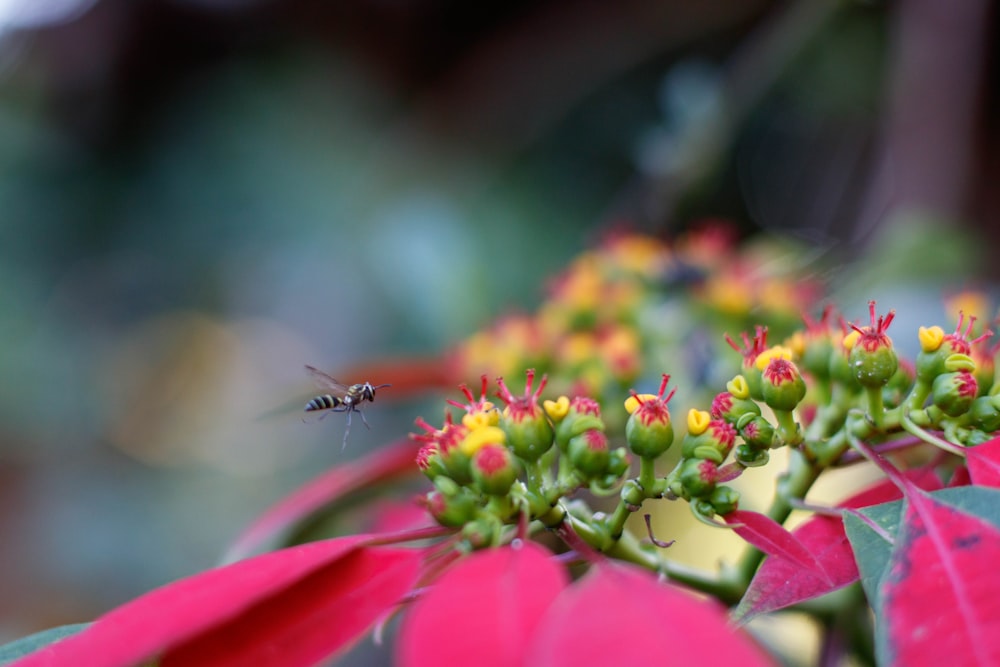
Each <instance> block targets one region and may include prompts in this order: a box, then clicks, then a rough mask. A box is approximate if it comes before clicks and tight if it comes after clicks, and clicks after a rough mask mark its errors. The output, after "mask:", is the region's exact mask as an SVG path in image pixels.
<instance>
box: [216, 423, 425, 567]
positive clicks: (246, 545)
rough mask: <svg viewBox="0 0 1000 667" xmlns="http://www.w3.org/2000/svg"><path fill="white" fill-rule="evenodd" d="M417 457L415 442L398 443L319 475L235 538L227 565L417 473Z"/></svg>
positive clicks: (228, 555) (227, 554) (400, 441)
mask: <svg viewBox="0 0 1000 667" xmlns="http://www.w3.org/2000/svg"><path fill="white" fill-rule="evenodd" d="M415 456H416V447H415V445H414V444H413V442H412V441H410V440H399V441H397V442H395V443H393V444H391V445H388V446H386V447H382V448H380V449H377V450H375V451H374V452H372V453H371V454H369V455H367V456H365V457H363V458H361V459H358V460H356V461H352V462H351V463H347V464H345V465H342V466H338V467H336V468H334V469H332V470H329V471H328V472H326V473H324V474H323V475H320V476H319V477H317V478H316V479H314V480H313V481H311V482H309V483H308V484H306V485H305V486H303V487H302V488H300V489H299V490H298V491H295V492H294V493H292V494H291V495H289V496H286V497H285V498H284V500H281V501H280V502H278V503H277V504H276V505H274V506H272V507H271V508H270V509H269V510H267V511H266V512H264V514H262V515H261V516H260V517H259V518H258V519H257V520H256V521H255V522H254V523H253V524H252V525H251V526H250V527H249V528H248V529H247V530H245V531H244V532H243V534H242V535H240V536H239V537H238V538H237V539H236V541H235V542H234V543H233V545H232V546H231V547H230V548H229V551H228V552H227V553H226V557H225V559H224V560H225V562H227V563H231V562H233V561H236V560H240V559H241V558H245V557H246V556H248V555H251V554H253V553H255V552H256V551H258V550H259V549H260V548H261V546H262V545H263V544H264V543H265V542H267V541H268V540H273V539H274V537H275V536H276V535H278V534H281V533H283V532H284V531H286V530H288V529H289V528H290V527H292V526H294V525H295V524H296V523H298V522H299V521H301V520H303V519H305V518H306V517H308V516H309V515H310V514H312V513H313V512H316V511H317V510H320V509H322V508H324V507H327V506H329V505H330V504H332V503H334V502H335V501H337V500H340V499H342V498H344V496H347V495H348V494H351V493H353V492H355V491H358V490H360V489H363V488H365V487H367V486H371V485H373V484H376V483H382V482H387V481H390V480H393V479H396V478H398V477H402V476H405V475H408V474H411V473H414V472H416V470H417V467H416V463H415V462H414V461H415Z"/></svg>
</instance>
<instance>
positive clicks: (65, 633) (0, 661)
mask: <svg viewBox="0 0 1000 667" xmlns="http://www.w3.org/2000/svg"><path fill="white" fill-rule="evenodd" d="M88 625H90V624H89V623H75V624H73V625H61V626H59V627H58V628H50V629H49V630H43V631H42V632H38V633H35V634H33V635H28V636H27V637H22V638H21V639H15V640H14V641H12V642H10V643H9V644H4V645H3V646H0V665H7V664H10V663H12V662H14V661H15V660H17V659H18V658H22V657H24V656H26V655H28V654H29V653H34V652H35V651H37V650H38V649H40V648H42V647H43V646H48V645H49V644H51V643H53V642H57V641H59V640H60V639H63V638H64V637H69V636H70V635H73V634H76V633H77V632H79V631H80V630H83V629H84V628H85V627H87V626H88Z"/></svg>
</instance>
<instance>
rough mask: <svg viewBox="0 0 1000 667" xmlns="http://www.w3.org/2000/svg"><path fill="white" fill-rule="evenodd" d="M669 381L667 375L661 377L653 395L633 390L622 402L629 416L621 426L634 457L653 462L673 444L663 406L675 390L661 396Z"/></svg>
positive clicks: (668, 412) (672, 429) (665, 405)
mask: <svg viewBox="0 0 1000 667" xmlns="http://www.w3.org/2000/svg"><path fill="white" fill-rule="evenodd" d="M669 381H670V376H669V375H666V374H664V375H663V381H662V382H661V383H660V391H659V393H658V394H657V395H655V396H653V395H652V394H644V395H639V394H636V393H635V392H634V391H633V392H632V396H630V397H629V399H628V400H626V401H625V409H626V410H629V412H630V413H631V414H630V415H629V418H628V422H626V424H625V440H626V442H627V443H628V446H629V449H631V450H632V453H633V454H635V455H636V456H641V457H643V458H652V459H655V458H657V457H658V456H660V455H661V454H663V453H664V452H665V451H667V450H668V449H670V445H672V444H673V442H674V427H673V424H671V422H670V410H669V409H668V408H667V403H669V402H670V399H671V398H673V395H674V391H676V389H674V390H671V391H670V393H669V394H668V395H667V397H666V398H664V397H663V392H664V391H666V388H667V383H668V382H669ZM630 408H631V409H630Z"/></svg>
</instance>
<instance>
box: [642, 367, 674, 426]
mask: <svg viewBox="0 0 1000 667" xmlns="http://www.w3.org/2000/svg"><path fill="white" fill-rule="evenodd" d="M669 382H670V376H669V375H667V374H666V373H664V374H663V380H661V381H660V391H659V392H658V393H657V394H656V396H655V397H654V398H650V399H643V398H642V397H641V396H639V395H638V394H637V393H635V390H634V389H633V390H632V392H631V393H632V396H634V397H635V399H636V400H637V401H639V407H638V408H636V410H635V414H637V415H638V416H639V420H640V421H642V424H643V426H649V425H650V424H652V423H653V422H666V423H669V422H670V410H669V409H668V408H667V404H668V403H670V399H671V398H673V397H674V393H675V392H676V391H677V387H674V388H673V389H671V390H670V393H669V394H667V396H666V398H664V397H663V392H665V391H666V390H667V383H669Z"/></svg>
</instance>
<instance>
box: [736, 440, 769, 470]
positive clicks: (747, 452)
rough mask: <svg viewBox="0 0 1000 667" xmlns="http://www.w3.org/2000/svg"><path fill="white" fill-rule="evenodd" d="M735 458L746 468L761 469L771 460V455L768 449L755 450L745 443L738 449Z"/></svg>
mask: <svg viewBox="0 0 1000 667" xmlns="http://www.w3.org/2000/svg"><path fill="white" fill-rule="evenodd" d="M733 456H734V458H735V459H736V461H737V462H738V463H739V464H740V465H741V466H743V467H745V468H759V467H760V466H764V465H767V463H768V461H770V460H771V454H770V453H769V452H768V451H767V450H766V449H755V448H754V447H753V446H752V445H748V444H745V443H744V444H742V445H740V446H739V447H737V448H736V451H735V452H734V453H733Z"/></svg>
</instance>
